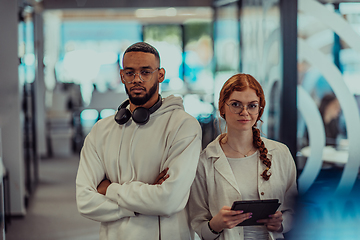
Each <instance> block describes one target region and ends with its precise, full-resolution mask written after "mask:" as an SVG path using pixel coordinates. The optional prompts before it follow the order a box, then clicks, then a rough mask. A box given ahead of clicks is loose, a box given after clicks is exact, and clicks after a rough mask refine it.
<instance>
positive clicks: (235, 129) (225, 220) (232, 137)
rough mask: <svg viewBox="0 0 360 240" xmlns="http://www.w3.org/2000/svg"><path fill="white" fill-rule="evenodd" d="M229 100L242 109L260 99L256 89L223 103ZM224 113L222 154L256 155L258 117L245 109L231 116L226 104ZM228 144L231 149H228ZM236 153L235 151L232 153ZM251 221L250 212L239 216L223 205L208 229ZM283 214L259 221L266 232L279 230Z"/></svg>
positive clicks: (236, 94) (238, 213)
mask: <svg viewBox="0 0 360 240" xmlns="http://www.w3.org/2000/svg"><path fill="white" fill-rule="evenodd" d="M231 101H238V102H240V103H241V104H242V105H243V106H245V105H248V104H250V103H257V104H259V102H260V98H259V97H258V96H257V95H256V92H255V90H253V89H251V88H246V89H245V90H244V91H241V92H239V91H234V92H233V93H232V94H231V95H230V97H229V99H228V100H227V101H226V103H228V104H229V102H231ZM222 111H223V112H222V113H223V114H225V119H226V123H227V128H228V131H227V135H226V137H225V139H224V141H223V142H221V143H220V145H221V147H222V149H223V151H224V153H225V155H226V156H227V157H232V158H242V157H244V155H245V154H246V155H251V154H253V153H255V152H256V149H255V148H254V147H253V143H252V142H253V133H252V126H254V125H255V124H256V121H257V118H258V114H255V115H251V114H249V113H248V111H247V110H246V109H245V108H244V110H243V111H242V112H240V113H237V114H235V113H232V112H231V111H230V109H229V107H228V106H227V105H225V106H224V109H222ZM229 144H230V145H231V147H230V146H229ZM235 150H236V151H235ZM248 218H251V213H242V211H232V210H231V208H230V207H229V206H224V207H222V209H221V210H220V211H219V212H218V213H217V214H216V215H215V216H214V217H213V218H212V219H211V220H210V227H211V228H212V229H213V230H215V231H216V232H220V231H222V230H223V229H226V228H228V229H231V228H233V227H235V226H236V225H237V224H239V223H241V222H243V221H245V220H246V219H248ZM282 221H283V218H282V213H281V212H280V211H277V212H276V213H275V214H273V215H270V216H269V218H268V219H262V220H258V222H260V223H264V224H265V226H266V228H267V229H268V230H269V231H272V232H276V231H279V232H281V231H282Z"/></svg>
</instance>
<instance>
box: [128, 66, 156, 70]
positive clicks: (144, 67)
mask: <svg viewBox="0 0 360 240" xmlns="http://www.w3.org/2000/svg"><path fill="white" fill-rule="evenodd" d="M140 69H152V67H150V66H143V67H140ZM124 70H135V68H132V67H125V68H124Z"/></svg>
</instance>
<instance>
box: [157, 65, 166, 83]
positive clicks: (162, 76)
mask: <svg viewBox="0 0 360 240" xmlns="http://www.w3.org/2000/svg"><path fill="white" fill-rule="evenodd" d="M164 79H165V69H164V68H160V69H159V75H158V81H159V83H161V82H163V81H164Z"/></svg>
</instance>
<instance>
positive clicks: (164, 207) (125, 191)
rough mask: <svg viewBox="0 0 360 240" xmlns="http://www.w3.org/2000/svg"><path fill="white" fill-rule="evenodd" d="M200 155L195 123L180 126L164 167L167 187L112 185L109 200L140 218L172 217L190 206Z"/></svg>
mask: <svg viewBox="0 0 360 240" xmlns="http://www.w3.org/2000/svg"><path fill="white" fill-rule="evenodd" d="M159 151H160V150H159ZM200 151H201V128H200V125H199V123H198V122H197V120H196V119H194V118H191V119H190V118H189V119H187V120H186V121H184V122H183V124H181V126H179V128H178V129H177V131H176V136H175V138H174V140H173V141H172V144H171V147H170V149H169V152H168V154H167V159H166V163H165V167H168V168H169V171H168V174H169V176H170V177H169V178H168V179H167V180H166V181H165V182H164V183H162V184H161V185H150V184H147V183H143V182H139V181H133V182H128V183H123V184H119V183H112V184H110V185H109V187H108V189H107V191H106V197H107V198H108V199H110V200H112V201H114V202H116V203H117V204H118V205H119V206H120V207H121V208H126V209H131V210H132V211H134V212H138V213H140V214H145V215H160V216H170V215H172V214H174V213H176V212H179V211H181V210H182V209H184V208H185V206H186V204H187V202H188V197H189V192H190V186H191V184H192V182H193V181H194V178H195V173H196V167H197V164H198V160H199V155H200Z"/></svg>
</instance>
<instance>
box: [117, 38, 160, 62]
mask: <svg viewBox="0 0 360 240" xmlns="http://www.w3.org/2000/svg"><path fill="white" fill-rule="evenodd" d="M128 52H144V53H151V54H154V55H155V58H156V59H157V60H158V61H159V65H160V55H159V52H158V51H157V50H156V48H154V47H153V46H151V45H150V44H148V43H146V42H137V43H134V44H133V45H131V46H130V47H128V48H127V49H126V50H125V52H124V56H125V54H126V53H128ZM123 62H124V57H123Z"/></svg>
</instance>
